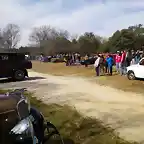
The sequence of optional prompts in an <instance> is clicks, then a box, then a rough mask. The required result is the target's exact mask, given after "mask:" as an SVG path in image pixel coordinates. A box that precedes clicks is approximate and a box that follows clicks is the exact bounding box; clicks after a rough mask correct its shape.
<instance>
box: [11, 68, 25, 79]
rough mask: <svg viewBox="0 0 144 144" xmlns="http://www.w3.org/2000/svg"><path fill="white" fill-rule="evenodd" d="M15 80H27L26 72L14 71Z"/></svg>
mask: <svg viewBox="0 0 144 144" xmlns="http://www.w3.org/2000/svg"><path fill="white" fill-rule="evenodd" d="M13 78H14V80H16V81H22V80H24V78H25V72H24V71H23V70H16V71H14V76H13Z"/></svg>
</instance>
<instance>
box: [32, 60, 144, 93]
mask: <svg viewBox="0 0 144 144" xmlns="http://www.w3.org/2000/svg"><path fill="white" fill-rule="evenodd" d="M33 70H34V71H36V72H40V73H45V74H52V75H55V76H81V77H88V78H91V80H92V81H93V82H94V83H99V84H100V85H106V86H111V87H114V88H117V89H121V90H123V91H131V92H136V93H144V88H143V87H144V81H143V80H135V81H130V80H128V79H127V77H126V76H120V75H118V74H116V73H115V72H114V74H113V76H100V77H96V76H95V71H94V68H93V66H89V67H88V68H85V67H84V66H67V67H66V66H65V63H41V62H38V61H33Z"/></svg>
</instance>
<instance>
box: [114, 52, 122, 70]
mask: <svg viewBox="0 0 144 144" xmlns="http://www.w3.org/2000/svg"><path fill="white" fill-rule="evenodd" d="M120 61H121V55H120V52H119V51H117V54H116V57H115V62H116V71H117V72H120Z"/></svg>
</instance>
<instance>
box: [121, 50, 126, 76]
mask: <svg viewBox="0 0 144 144" xmlns="http://www.w3.org/2000/svg"><path fill="white" fill-rule="evenodd" d="M121 54H122V56H121V60H120V73H121V75H125V74H126V65H125V63H126V61H125V59H126V51H122V52H121Z"/></svg>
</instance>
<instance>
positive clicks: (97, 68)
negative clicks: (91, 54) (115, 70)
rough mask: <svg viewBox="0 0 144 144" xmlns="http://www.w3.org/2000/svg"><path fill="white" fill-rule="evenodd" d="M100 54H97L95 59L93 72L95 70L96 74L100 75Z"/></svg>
mask: <svg viewBox="0 0 144 144" xmlns="http://www.w3.org/2000/svg"><path fill="white" fill-rule="evenodd" d="M100 58H101V57H100V55H98V58H97V59H96V60H95V63H94V68H95V72H96V76H100V64H99V63H100Z"/></svg>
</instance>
